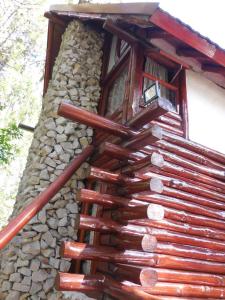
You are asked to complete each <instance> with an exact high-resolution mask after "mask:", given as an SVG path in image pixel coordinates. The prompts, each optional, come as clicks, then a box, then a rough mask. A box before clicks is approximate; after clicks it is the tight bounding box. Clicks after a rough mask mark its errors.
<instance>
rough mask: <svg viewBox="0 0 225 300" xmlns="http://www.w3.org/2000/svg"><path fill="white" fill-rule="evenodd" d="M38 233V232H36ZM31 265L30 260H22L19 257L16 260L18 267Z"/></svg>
mask: <svg viewBox="0 0 225 300" xmlns="http://www.w3.org/2000/svg"><path fill="white" fill-rule="evenodd" d="M35 234H36V232H35ZM27 266H29V260H22V259H20V258H18V259H17V261H16V267H17V268H19V267H27Z"/></svg>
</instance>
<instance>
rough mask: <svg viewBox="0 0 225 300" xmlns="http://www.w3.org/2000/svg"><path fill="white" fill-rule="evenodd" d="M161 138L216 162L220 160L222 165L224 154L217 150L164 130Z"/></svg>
mask: <svg viewBox="0 0 225 300" xmlns="http://www.w3.org/2000/svg"><path fill="white" fill-rule="evenodd" d="M163 139H164V140H166V141H168V142H170V143H173V144H175V145H178V146H180V147H183V148H186V149H188V150H190V151H194V152H196V153H198V154H201V155H204V156H205V157H208V158H210V159H212V160H215V161H216V162H220V163H222V164H223V165H224V163H225V155H224V154H222V153H220V152H218V151H215V150H212V149H210V148H207V147H206V146H203V145H200V144H198V143H196V142H192V141H190V140H186V139H184V138H182V137H179V136H177V135H174V134H171V133H169V132H166V131H164V132H163Z"/></svg>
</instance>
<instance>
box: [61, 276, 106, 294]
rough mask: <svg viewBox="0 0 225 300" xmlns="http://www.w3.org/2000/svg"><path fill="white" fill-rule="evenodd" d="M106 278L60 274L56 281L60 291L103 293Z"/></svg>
mask: <svg viewBox="0 0 225 300" xmlns="http://www.w3.org/2000/svg"><path fill="white" fill-rule="evenodd" d="M104 281H105V277H104V276H103V275H84V274H71V273H63V272H59V273H58V274H57V276H56V279H55V288H56V290H58V291H80V292H88V291H101V290H102V289H103V284H104Z"/></svg>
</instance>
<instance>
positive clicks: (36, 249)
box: [22, 241, 41, 255]
mask: <svg viewBox="0 0 225 300" xmlns="http://www.w3.org/2000/svg"><path fill="white" fill-rule="evenodd" d="M40 250H41V249H40V243H39V242H38V241H35V242H32V243H29V244H26V245H24V246H23V247H22V252H24V253H28V254H32V255H37V254H39V253H40Z"/></svg>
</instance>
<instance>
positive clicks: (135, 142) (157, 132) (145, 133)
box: [122, 125, 162, 149]
mask: <svg viewBox="0 0 225 300" xmlns="http://www.w3.org/2000/svg"><path fill="white" fill-rule="evenodd" d="M161 138H162V128H161V127H160V126H158V125H150V126H149V128H147V129H144V130H142V131H140V132H139V133H138V134H136V135H135V136H134V137H132V139H130V140H129V141H127V142H124V143H122V147H125V148H130V149H140V148H142V147H145V146H146V145H150V144H154V143H155V142H157V141H158V140H160V139H161Z"/></svg>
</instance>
